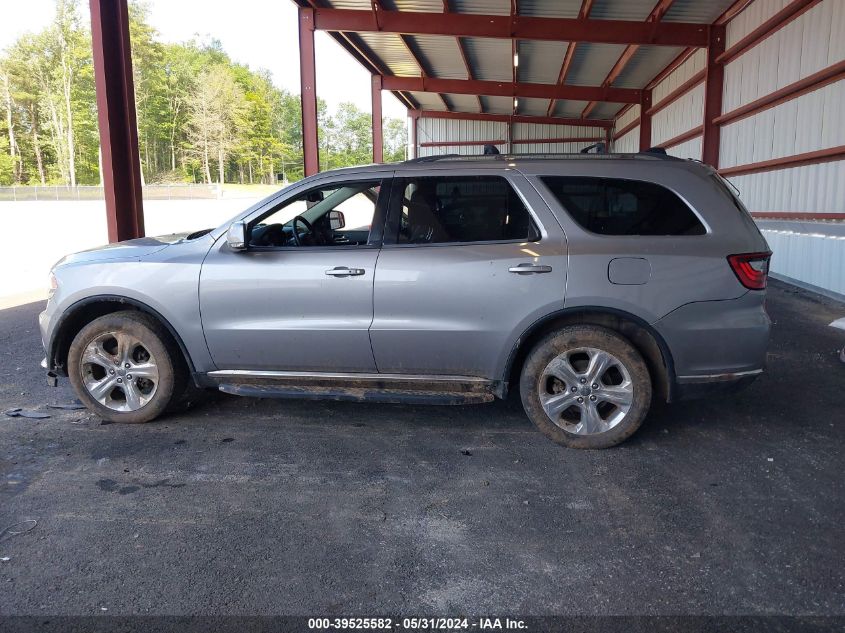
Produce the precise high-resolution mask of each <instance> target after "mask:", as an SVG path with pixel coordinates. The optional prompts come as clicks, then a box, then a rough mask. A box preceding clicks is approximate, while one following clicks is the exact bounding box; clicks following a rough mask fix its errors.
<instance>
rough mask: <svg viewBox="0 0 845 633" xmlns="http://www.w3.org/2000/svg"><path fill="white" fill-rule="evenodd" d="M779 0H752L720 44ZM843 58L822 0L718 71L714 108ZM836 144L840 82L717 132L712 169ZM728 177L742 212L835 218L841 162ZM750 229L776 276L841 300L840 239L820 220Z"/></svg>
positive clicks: (843, 208) (843, 198) (842, 116)
mask: <svg viewBox="0 0 845 633" xmlns="http://www.w3.org/2000/svg"><path fill="white" fill-rule="evenodd" d="M788 3H789V1H788V0H756V1H755V2H754V3H753V4H751V5H750V6H749V7H748V8H747V9H746V10H745V11H743V12H742V13H740V14H739V15H738V16H737V17H736V18H735V19H734V20H732V21H731V22H730V23H729V24H728V27H727V46H728V48H730V47H731V46H732V45H733V44H735V43H736V42H738V41H739V40H741V39H742V38H743V37H745V36H746V35H748V34H749V33H751V32H752V31H753V30H754V29H755V28H757V27H758V26H759V25H760V24H762V23H763V22H765V21H766V20H768V19H769V18H771V17H772V16H773V15H775V14H776V13H777V12H778V11H780V10H781V9H783V8H784V7H785V6H786V5H787V4H788ZM843 60H845V2H843V1H842V0H823V1H822V2H820V3H818V4H817V5H815V6H813V7H812V8H810V9H809V10H808V11H806V12H804V13H802V14H801V15H799V16H798V17H797V18H795V19H794V20H792V21H791V22H789V23H788V24H787V25H786V26H784V27H783V28H781V29H780V30H778V31H776V32H775V33H773V34H772V35H771V36H769V37H768V38H766V39H764V40H763V41H761V42H760V43H759V44H757V45H756V46H754V47H753V48H750V49H749V50H747V51H746V52H744V53H743V54H741V55H740V56H739V57H737V58H735V59H733V60H731V61H730V62H729V63H728V64H727V65H726V67H725V87H724V95H723V106H722V111H723V112H730V111H732V110H735V109H736V108H739V107H741V106H743V105H746V104H748V103H751V102H753V101H755V100H757V99H760V98H761V97H765V96H767V95H769V94H771V93H773V92H775V91H776V90H779V89H781V88H783V87H784V86H787V85H789V84H792V83H794V82H796V81H798V80H800V79H803V78H805V77H807V76H809V75H812V74H813V73H816V72H818V71H820V70H822V69H824V68H827V67H829V66H831V65H833V64H836V63H839V62H842V61H843ZM838 146H845V81H838V82H835V83H831V84H829V85H827V86H824V87H822V88H819V89H816V90H813V91H811V92H808V93H806V94H803V95H801V96H799V97H797V98H794V99H790V100H789V101H786V102H785V103H782V104H780V105H776V106H774V107H772V108H769V109H767V110H763V111H762V112H759V113H757V114H754V115H753V116H749V117H747V118H744V119H739V120H737V121H734V122H731V123H729V124H727V125H724V126H722V128H721V150H720V164H719V166H720V168H732V167H736V166H742V165H749V164H753V163H760V162H763V161H769V160H772V159H779V158H785V157H790V156H795V155H798V154H804V153H807V152H815V151H818V150H826V149H830V148H835V147H838ZM729 178H730V180H731V181H732V182H733V183H734V184H735V185H736V186H737V187H738V188H739V190H740V192H741V194H740V197H741V198H742V200H743V202H744V203H745V204H746V206H747V207H748V208H749V209H750V210H751V211H752V212H758V213H772V212H775V213H790V214H795V215H797V216H800V214H815V213H843V212H845V161H843V160H838V161H834V162H825V163H818V164H810V165H802V166H793V167H789V166H786V167H783V168H780V169H775V170H771V171H758V172H755V173H748V174H743V175H736V176H729ZM758 223H759V224H760V227H761V229H762V230H763V233H764V235H765V236H766V238H767V239H768V241H769V244H770V246H771V247H772V251H773V253H774V255H773V257H772V271H773V272H774V273H775V274H776V275H781V276H784V277H786V278H789V279H794V280H796V281H799V282H802V283H804V284H809V285H812V286H815V287H819V288H822V289H825V290H828V291H831V292H835V293H839V294H843V295H845V238H843V237H842V236H841V235H840V234H838V230H837V231H834V230H833V228H832V225H831V224H830V223H827V222H813V221H805V222H801V223H795V224H793V225H791V227H790V228H789V229H787V230H784V229H783V227H782V223H780V222H777V221H773V220H769V221H767V220H765V219H760V220H759V221H758ZM834 233H837V234H836V235H834Z"/></svg>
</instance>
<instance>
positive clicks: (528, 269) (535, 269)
mask: <svg viewBox="0 0 845 633" xmlns="http://www.w3.org/2000/svg"><path fill="white" fill-rule="evenodd" d="M508 272H509V273H516V274H517V275H531V274H533V273H550V272H552V267H551V266H541V265H540V264H520V265H519V266H511V267H510V268H508Z"/></svg>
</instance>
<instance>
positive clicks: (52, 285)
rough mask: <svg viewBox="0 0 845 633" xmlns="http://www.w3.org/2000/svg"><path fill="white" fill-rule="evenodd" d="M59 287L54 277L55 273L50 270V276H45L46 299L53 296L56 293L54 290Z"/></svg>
mask: <svg viewBox="0 0 845 633" xmlns="http://www.w3.org/2000/svg"><path fill="white" fill-rule="evenodd" d="M58 289H59V280H58V279H56V275H55V274H53V271H52V270H51V271H50V276H49V277H48V278H47V301H49V300H50V299H52V298H53V295H54V294H55V293H56V290H58Z"/></svg>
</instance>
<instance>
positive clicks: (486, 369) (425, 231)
mask: <svg viewBox="0 0 845 633" xmlns="http://www.w3.org/2000/svg"><path fill="white" fill-rule="evenodd" d="M460 173H461V174H462V175H455V170H454V169H452V170H450V171H449V172H448V175H446V174H447V172H445V171H442V170H441V171H438V170H434V169H433V170H431V171H430V172H428V173H427V174H426V175H422V176H415V177H412V178H403V179H399V178H397V179H395V180H394V181H393V186H392V192H393V193H392V195H391V204H390V212H389V218H388V223H387V227H386V228H385V241H384V245H383V247H382V251H381V254H380V255H379V261H378V268H377V270H376V278H375V292H374V310H375V314H374V320H373V325H372V328H371V329H370V338H371V340H372V345H373V353H374V355H375V360H376V364H377V366H378V369H379V371H381V372H386V373H415V374H432V375H444V374H447V375H460V376H478V377H484V378H489V379H493V380H496V379H499V378H501V372H502V371H503V370H504V366H505V364H506V362H507V358H508V356H509V354H510V351H511V349H512V347H513V344H514V343H515V342H516V338H517V337H518V336H519V335H520V334H521V332H523V331H525V330H526V329H527V328H528V327H529V326H530V325H531V324H532V323H534V322H535V321H536V320H537V319H538V318H540V317H542V316H545V315H546V314H549V313H551V312H554V311H555V310H560V309H562V308H563V299H564V291H565V288H566V270H567V261H566V240H565V237H564V235H563V231H562V229H561V227H560V225H559V224H558V223H557V220H555V218H554V216H553V215H552V214H551V211H550V210H549V208H548V207H547V206H546V205H545V203H544V202H543V201H542V199H541V198H540V197H539V195H538V194H537V192H536V191H535V190H534V189H533V188H532V187H531V185H530V184H528V182H527V181H526V180H525V178H524V177H522V176H521V175H519V174H518V173H516V172H514V171H506V172H504V173H502V172H498V173H497V174H496V175H490V172H489V171H484V170H474V171H469V170H467V171H462V172H460Z"/></svg>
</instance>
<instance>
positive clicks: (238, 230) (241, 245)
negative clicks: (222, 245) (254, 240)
mask: <svg viewBox="0 0 845 633" xmlns="http://www.w3.org/2000/svg"><path fill="white" fill-rule="evenodd" d="M226 244H228V245H229V248H231V249H232V250H233V251H245V250H246V247H247V243H246V222H232V224H231V225H230V226H229V230H228V231H226Z"/></svg>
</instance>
